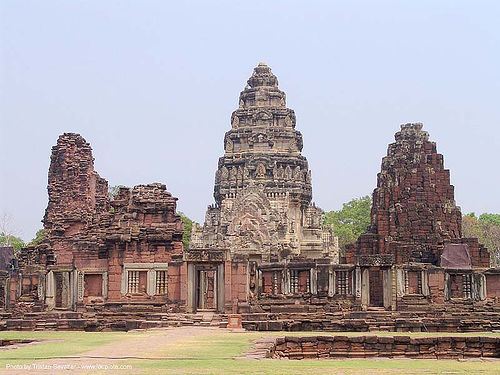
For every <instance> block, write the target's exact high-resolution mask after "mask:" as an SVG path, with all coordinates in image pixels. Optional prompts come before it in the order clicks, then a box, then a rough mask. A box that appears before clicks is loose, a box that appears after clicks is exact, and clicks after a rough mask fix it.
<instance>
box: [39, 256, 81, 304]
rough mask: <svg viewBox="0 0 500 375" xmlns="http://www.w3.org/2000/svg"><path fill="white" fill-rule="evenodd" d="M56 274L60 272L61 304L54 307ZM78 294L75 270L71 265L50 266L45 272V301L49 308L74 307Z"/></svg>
mask: <svg viewBox="0 0 500 375" xmlns="http://www.w3.org/2000/svg"><path fill="white" fill-rule="evenodd" d="M56 274H61V278H62V286H61V288H62V289H61V291H60V292H61V306H60V307H56V293H57V286H56ZM77 295H78V285H77V277H76V270H75V269H74V268H73V266H52V267H50V268H49V270H48V272H47V277H46V278H45V303H46V305H47V308H48V309H49V310H52V309H55V308H58V309H74V308H75V307H76V302H77Z"/></svg>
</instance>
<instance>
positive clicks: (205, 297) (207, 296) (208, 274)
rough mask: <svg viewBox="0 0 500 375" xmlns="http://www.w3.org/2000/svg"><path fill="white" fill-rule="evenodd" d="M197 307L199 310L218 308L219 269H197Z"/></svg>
mask: <svg viewBox="0 0 500 375" xmlns="http://www.w3.org/2000/svg"><path fill="white" fill-rule="evenodd" d="M196 307H197V309H198V310H216V309H217V269H216V268H203V269H197V271H196Z"/></svg>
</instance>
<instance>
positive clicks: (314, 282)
mask: <svg viewBox="0 0 500 375" xmlns="http://www.w3.org/2000/svg"><path fill="white" fill-rule="evenodd" d="M309 277H310V281H309V285H310V287H309V289H310V290H309V292H311V294H318V273H317V270H316V268H311V270H310V271H309Z"/></svg>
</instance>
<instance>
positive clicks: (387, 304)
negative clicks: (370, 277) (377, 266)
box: [382, 268, 392, 309]
mask: <svg viewBox="0 0 500 375" xmlns="http://www.w3.org/2000/svg"><path fill="white" fill-rule="evenodd" d="M382 287H383V289H384V293H383V294H384V308H386V309H390V308H391V307H392V269H390V268H386V269H384V270H383V271H382Z"/></svg>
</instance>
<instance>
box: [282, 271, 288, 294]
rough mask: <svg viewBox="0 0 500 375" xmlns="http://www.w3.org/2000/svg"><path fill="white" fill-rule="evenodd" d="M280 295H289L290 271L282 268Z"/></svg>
mask: <svg viewBox="0 0 500 375" xmlns="http://www.w3.org/2000/svg"><path fill="white" fill-rule="evenodd" d="M281 293H283V294H285V295H286V294H290V270H289V269H288V268H283V284H282V285H281Z"/></svg>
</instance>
